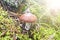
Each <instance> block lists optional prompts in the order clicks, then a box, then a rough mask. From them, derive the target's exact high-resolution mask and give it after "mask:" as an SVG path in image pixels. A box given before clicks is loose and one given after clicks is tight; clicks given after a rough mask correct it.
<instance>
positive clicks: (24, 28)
mask: <svg viewBox="0 0 60 40" xmlns="http://www.w3.org/2000/svg"><path fill="white" fill-rule="evenodd" d="M30 26H31V23H23V24H22V33H23V34H25V33H27V32H28V31H29V30H30Z"/></svg>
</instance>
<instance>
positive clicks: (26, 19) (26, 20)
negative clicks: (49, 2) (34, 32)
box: [19, 12, 37, 30]
mask: <svg viewBox="0 0 60 40" xmlns="http://www.w3.org/2000/svg"><path fill="white" fill-rule="evenodd" d="M19 19H20V20H21V21H22V22H23V24H22V27H23V28H25V30H29V29H30V28H31V24H32V23H33V22H35V21H36V20H37V17H36V16H35V15H33V14H32V13H30V12H27V13H25V14H22V15H21V16H20V17H19Z"/></svg>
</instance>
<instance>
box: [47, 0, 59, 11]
mask: <svg viewBox="0 0 60 40" xmlns="http://www.w3.org/2000/svg"><path fill="white" fill-rule="evenodd" d="M47 8H49V9H54V10H57V9H60V0H47Z"/></svg>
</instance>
